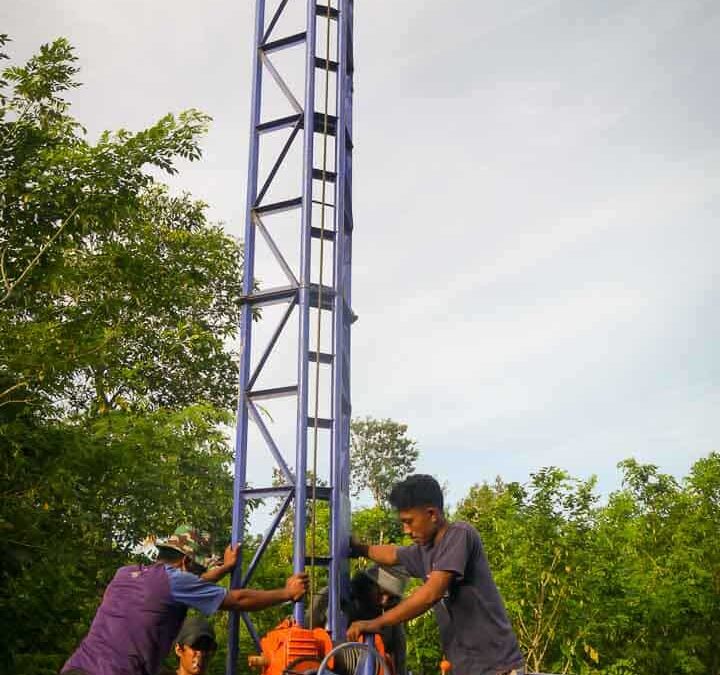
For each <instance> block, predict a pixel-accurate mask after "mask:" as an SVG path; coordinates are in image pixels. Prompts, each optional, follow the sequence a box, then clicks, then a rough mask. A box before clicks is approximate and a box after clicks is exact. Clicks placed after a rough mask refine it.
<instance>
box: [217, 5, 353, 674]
mask: <svg viewBox="0 0 720 675" xmlns="http://www.w3.org/2000/svg"><path fill="white" fill-rule="evenodd" d="M293 3H295V4H296V5H297V4H298V3H304V5H305V7H304V10H303V11H304V16H305V26H304V30H302V31H300V32H292V33H291V34H283V33H282V31H281V30H280V28H279V27H280V26H282V25H283V17H284V15H286V14H287V12H288V8H289V7H291V6H292V5H293ZM327 37H329V38H330V39H329V40H328V39H327ZM319 47H320V48H321V49H320V50H319ZM318 51H322V52H323V53H318ZM280 53H282V54H283V55H284V56H283V58H286V57H287V58H295V59H302V60H303V61H304V97H303V98H302V99H301V101H302V102H300V101H298V98H297V97H296V95H295V93H294V92H293V90H292V87H291V86H289V85H288V82H287V80H286V78H284V77H283V75H282V74H281V72H280V69H279V68H278V67H276V64H275V63H274V62H273V60H274V59H275V57H276V56H278V55H279V54H280ZM352 54H353V0H330V2H328V0H279V2H278V4H277V6H276V7H275V9H274V10H273V11H272V13H271V12H270V11H268V12H267V16H266V2H265V0H256V19H255V38H254V50H253V85H252V106H251V115H252V121H251V133H250V153H249V166H248V181H247V211H246V221H245V237H244V246H245V260H244V279H243V294H244V304H243V307H242V312H241V319H240V334H241V349H242V351H241V358H240V367H239V397H238V410H237V431H236V459H235V486H234V507H233V525H232V541H233V543H240V544H242V540H243V523H244V519H245V508H246V504H247V500H248V499H251V498H260V497H280V498H281V505H280V508H279V510H278V511H277V512H276V514H275V515H274V517H273V520H272V522H271V524H270V526H269V528H268V530H267V532H266V534H265V536H264V537H263V539H262V541H261V543H260V545H259V547H258V549H257V552H256V554H255V556H254V558H253V560H252V561H251V562H250V563H249V565H248V566H247V569H242V568H241V566H240V565H238V567H237V568H236V570H235V572H234V574H233V577H232V581H231V587H232V588H241V587H244V586H246V585H248V584H249V583H250V581H251V579H252V576H253V573H254V571H255V570H256V568H257V565H258V563H259V561H260V559H261V558H262V555H263V553H264V551H265V550H266V547H267V545H268V543H269V542H270V539H271V538H272V536H273V534H274V532H275V531H276V529H277V527H278V525H279V523H280V522H281V520H282V518H283V516H284V515H285V514H286V513H287V512H288V511H289V510H290V509H292V508H294V557H293V569H294V571H295V572H298V571H301V570H303V569H304V568H305V566H306V550H305V547H306V545H305V542H306V531H307V528H308V523H307V522H306V517H307V516H306V504H307V502H308V499H309V498H310V496H311V492H312V488H311V487H310V486H309V485H308V484H307V483H308V480H307V472H308V471H309V470H312V466H311V465H310V464H309V460H308V458H309V454H310V451H311V449H312V446H313V439H315V441H314V442H315V444H317V440H316V438H317V435H318V434H319V433H322V434H329V437H328V438H327V442H328V443H329V448H330V462H329V464H330V468H329V485H328V486H324V487H322V488H317V490H316V496H317V498H318V499H326V500H328V501H329V502H330V510H331V528H330V529H331V531H330V551H329V553H330V555H329V559H326V558H323V559H322V560H319V559H318V560H317V561H316V562H323V563H325V564H328V565H329V568H330V573H329V584H330V595H329V607H328V621H329V630H330V632H331V635H332V636H333V638H334V639H335V640H337V639H338V638H339V637H341V636H342V633H343V631H344V626H343V619H342V615H341V612H340V602H339V599H340V592H341V585H342V584H343V583H344V580H345V579H346V577H347V562H346V561H347V544H348V538H349V521H350V504H349V436H350V326H351V323H352V321H353V319H354V315H353V312H352V309H351V303H350V297H351V296H350V290H351V278H350V270H351V258H352V229H353V219H352V198H351V194H352V147H353V145H352V76H353V57H352ZM285 55H286V56H285ZM268 75H269V76H270V77H267V76H268ZM326 78H328V81H331V82H332V85H331V90H332V94H333V95H332V97H331V99H332V100H331V101H330V108H329V109H326V108H325V107H324V106H322V105H321V106H320V107H321V108H322V109H320V110H318V104H317V100H318V96H319V95H320V94H321V93H322V91H323V90H324V89H325V87H326V86H327V84H326ZM269 86H273V87H274V88H275V91H276V92H277V91H278V90H279V92H281V94H282V97H284V99H285V100H286V102H287V104H288V105H289V108H290V110H291V111H292V114H284V115H281V116H272V115H271V116H270V117H269V118H268V119H264V118H263V115H262V110H263V101H264V100H265V94H266V93H267V89H268V87H269ZM296 88H297V86H296ZM320 98H321V99H322V96H320ZM325 103H326V104H327V99H326V100H325ZM273 137H277V138H280V139H282V138H285V142H284V144H282V146H281V149H280V150H279V151H277V150H275V151H273V152H272V153H271V154H272V156H268V154H267V152H266V153H265V156H263V152H265V150H264V148H263V147H262V146H263V145H264V143H262V144H261V139H271V138H273ZM328 137H329V138H331V139H332V143H331V145H332V151H331V152H329V153H327V158H326V157H325V153H324V152H319V151H318V149H317V147H318V143H321V144H327V142H328ZM296 144H302V152H301V153H294V154H293V146H294V145H296ZM267 145H268V146H270V147H271V146H272V143H268V144H267ZM278 147H280V146H279V145H278ZM325 147H327V145H325ZM321 155H323V156H321ZM293 158H294V159H295V161H299V162H301V164H302V166H301V167H298V168H300V173H301V175H302V179H301V185H298V186H297V190H296V194H292V195H290V196H289V197H288V198H283V199H280V200H277V201H273V199H272V198H271V197H270V196H269V195H271V194H272V193H273V187H274V184H275V183H276V182H277V181H278V180H279V179H278V175H279V174H280V173H281V169H282V168H283V166H284V165H285V164H287V163H288V162H292V161H293ZM265 162H267V164H265ZM261 166H267V167H269V169H268V170H267V171H265V172H263V175H262V176H261V175H260V168H261ZM321 187H322V190H321V191H320V192H321V194H323V195H325V200H324V203H319V201H318V198H317V193H318V190H320V188H321ZM320 201H322V200H320ZM281 213H283V214H285V216H286V217H287V216H288V215H289V214H294V217H295V218H297V219H298V222H299V237H298V239H297V241H296V249H295V251H292V252H291V253H292V255H293V256H295V261H296V262H297V264H296V265H293V262H294V261H293V257H291V255H290V254H289V253H288V252H287V250H285V251H284V252H283V251H281V247H280V246H278V245H277V243H276V236H275V233H274V230H273V217H274V216H276V215H277V214H281ZM258 233H260V235H261V237H262V239H263V240H264V242H265V243H266V245H267V248H268V249H269V250H270V251H271V253H272V259H273V263H274V264H276V265H277V266H278V268H279V269H280V270H282V273H283V275H284V278H285V279H287V282H288V283H287V284H285V285H283V286H279V287H271V288H264V287H262V285H261V283H262V279H263V278H264V274H263V271H262V270H260V269H258V268H257V263H258V258H257V249H256V235H257V234H258ZM319 244H322V246H320V250H321V251H322V248H323V247H327V248H326V249H325V250H327V251H328V252H329V253H331V255H329V256H327V257H328V258H330V259H331V260H332V269H328V270H326V276H325V277H324V278H323V277H320V278H318V270H319V269H320V268H321V267H322V258H324V256H323V255H322V254H318V245H319ZM320 281H321V282H322V283H320ZM278 304H281V305H283V306H284V307H285V309H284V311H283V313H282V316H281V318H280V320H279V323H278V324H277V326H276V328H275V330H274V331H273V332H272V334H271V336H270V338H269V339H268V340H267V342H266V343H265V344H255V343H254V341H253V337H254V336H253V332H254V326H253V314H254V312H255V311H256V310H258V309H261V308H262V307H265V306H270V305H278ZM261 311H262V310H261ZM294 314H296V315H297V316H296V317H295V319H296V324H297V327H298V334H297V337H296V338H295V340H296V344H297V358H296V362H295V363H294V364H293V365H292V366H291V368H290V370H288V372H287V380H286V382H285V383H283V384H282V386H273V387H271V388H260V387H259V386H258V381H259V379H261V375H262V373H263V370H264V369H265V368H267V366H268V364H269V363H271V362H272V359H273V356H274V354H275V352H276V350H277V345H278V342H279V340H280V339H281V337H282V336H283V334H284V333H287V331H288V325H289V324H290V323H291V321H290V319H291V317H293V315H294ZM317 314H320V315H321V320H322V322H323V323H324V324H326V325H327V326H329V328H330V332H331V338H330V341H329V345H330V348H327V347H325V348H323V349H319V348H318V347H319V345H320V339H319V337H318V335H319V331H318V330H317V329H314V327H315V321H313V318H314V317H316V316H317ZM315 369H317V370H318V371H319V370H321V369H324V370H325V371H328V370H329V382H330V385H329V386H327V387H325V388H324V390H323V391H322V394H321V395H322V397H323V399H324V400H323V409H324V410H329V411H330V416H329V417H325V418H321V417H319V415H317V414H316V410H317V403H316V402H315V397H316V395H317V392H318V390H313V388H312V387H311V386H310V375H311V370H312V371H314V370H315ZM315 377H316V379H317V374H315ZM278 397H294V398H295V399H296V401H297V406H296V419H295V423H294V430H293V431H294V437H295V447H294V448H288V447H283V444H282V443H281V442H278V441H277V440H276V439H277V438H279V437H280V436H282V434H281V433H279V430H277V429H276V428H275V427H274V425H270V424H267V423H266V421H265V419H264V418H263V415H262V414H261V411H260V409H259V407H258V406H259V403H258V402H259V401H263V400H268V399H273V398H278ZM251 421H252V422H253V423H254V424H255V425H256V427H257V429H258V430H259V432H260V435H261V437H262V439H263V445H264V448H263V451H267V452H268V453H269V455H268V457H272V459H273V460H274V463H275V465H276V467H277V470H278V472H279V475H280V476H281V481H282V485H272V486H266V487H252V488H249V487H248V485H247V469H248V451H249V449H250V448H249V446H248V443H249V441H248V425H249V423H250V422H251ZM316 447H317V446H316V445H315V449H316ZM293 450H294V458H293V459H294V461H293V459H291V453H292V451H293ZM294 613H295V618H296V620H297V621H298V622H299V623H301V624H302V621H303V606H302V604H301V603H298V604H297V605H296V607H295V610H294ZM240 620H242V621H243V622H244V623H245V625H246V626H247V629H248V630H249V631H250V634H251V635H252V636H253V639H254V640H255V642H256V643H257V642H258V635H257V633H256V631H255V629H254V627H253V624H252V621H251V620H250V618H249V617H248V616H247V615H245V614H243V613H240V614H232V615H231V619H230V631H229V633H230V637H229V650H228V665H227V672H228V673H230V674H231V675H232V674H234V673H235V664H236V661H237V652H238V630H239V622H240Z"/></svg>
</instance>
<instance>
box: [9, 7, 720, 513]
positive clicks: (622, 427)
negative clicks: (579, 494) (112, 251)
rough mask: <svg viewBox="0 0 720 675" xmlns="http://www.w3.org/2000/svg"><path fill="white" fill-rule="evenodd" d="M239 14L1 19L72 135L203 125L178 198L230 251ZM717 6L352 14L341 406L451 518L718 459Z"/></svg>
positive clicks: (17, 12)
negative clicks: (57, 55) (389, 443)
mask: <svg viewBox="0 0 720 675" xmlns="http://www.w3.org/2000/svg"><path fill="white" fill-rule="evenodd" d="M252 14H253V3H251V2H250V0H233V1H232V2H230V1H229V0H215V1H214V2H207V3H197V2H190V1H189V0H173V1H172V2H171V1H170V0H154V1H153V2H147V1H146V0H123V1H120V0H115V1H113V2H110V1H100V0H62V2H61V1H59V0H58V1H56V2H50V1H49V0H9V1H8V2H5V3H3V5H2V8H0V25H1V26H2V31H4V32H9V33H10V34H11V36H12V37H13V39H14V43H13V44H12V45H11V50H12V52H13V54H14V55H15V56H16V57H17V58H18V59H24V58H26V57H27V56H28V55H29V54H30V53H31V52H32V51H33V50H34V49H35V48H36V47H37V46H38V45H39V44H40V43H41V42H45V41H49V40H51V39H53V38H54V37H56V36H59V35H64V36H67V37H68V38H69V39H70V40H71V42H72V43H73V44H74V45H75V46H76V47H77V53H78V56H79V57H80V65H81V67H82V73H81V78H80V79H81V80H82V81H83V82H84V83H85V86H84V87H83V88H82V89H80V90H78V91H77V92H76V93H75V94H74V95H73V101H74V103H75V106H74V112H75V114H76V116H77V117H78V118H79V119H80V120H81V121H82V122H83V123H84V124H85V125H86V126H87V127H88V129H89V131H90V133H91V135H94V134H96V133H97V132H98V131H99V130H100V129H103V128H117V127H120V126H125V127H129V128H135V129H138V128H142V127H143V126H146V125H148V124H150V123H151V122H152V121H153V120H155V119H156V118H158V117H160V116H161V115H163V114H164V113H166V112H168V111H179V110H182V109H184V108H187V107H198V108H201V109H203V110H205V111H207V112H208V113H210V114H211V115H212V116H213V118H214V123H213V127H212V130H211V132H210V135H209V136H208V138H207V141H206V143H205V148H206V155H205V159H204V160H203V161H202V162H201V163H198V164H195V165H193V166H191V167H188V168H187V170H184V172H183V174H182V176H181V177H180V178H179V179H178V180H177V181H175V184H176V185H177V186H180V187H183V188H186V189H189V190H190V191H192V192H193V193H194V194H195V195H197V196H199V197H202V198H203V199H205V200H206V201H207V202H208V203H209V204H210V205H211V213H212V216H213V217H214V218H216V219H219V220H223V221H224V222H225V223H226V224H227V228H228V230H229V231H231V232H233V233H235V234H240V233H241V232H242V223H243V212H244V184H245V175H246V161H247V160H246V157H247V136H248V124H249V110H248V108H249V98H250V89H249V75H250V53H251V29H252V26H251V24H252ZM719 34H720V5H718V3H717V2H715V1H713V0H710V1H700V0H674V1H668V0H635V1H632V0H624V1H622V2H621V1H619V0H611V1H606V2H599V1H594V2H591V1H587V2H577V1H576V0H555V1H551V0H523V2H507V0H502V1H500V0H498V1H495V0H484V1H478V0H447V1H446V2H424V1H421V0H393V2H386V1H384V0H357V2H356V90H355V91H356V104H355V143H356V154H355V159H356V164H355V200H354V203H355V209H356V212H355V222H356V229H355V246H354V255H355V259H354V261H355V267H354V282H353V290H354V306H355V311H356V312H357V313H358V315H359V316H360V320H359V321H358V323H357V324H356V325H355V329H354V337H353V399H354V401H353V403H354V411H355V413H356V414H358V415H365V414H369V415H373V416H376V417H384V416H388V417H392V418H395V419H398V420H402V421H404V422H406V423H408V424H409V426H410V433H411V435H412V436H413V437H415V438H416V439H417V440H418V443H419V446H420V448H421V451H422V457H421V460H420V463H419V467H418V468H420V469H422V470H425V471H428V472H431V473H434V474H436V475H438V476H439V477H440V478H442V479H444V480H446V481H447V482H448V485H449V491H450V497H451V499H452V500H455V499H457V498H458V497H460V496H461V495H462V494H463V493H464V492H465V491H466V490H467V488H468V487H469V486H470V485H472V484H473V483H475V482H479V481H483V480H489V481H492V480H493V479H494V477H495V476H496V475H498V474H499V475H501V476H503V477H504V478H505V479H507V480H520V481H524V480H526V479H527V477H528V474H529V473H530V472H532V471H535V470H537V469H538V468H540V467H542V466H547V465H551V464H552V465H557V466H560V467H563V468H566V469H568V470H569V471H570V472H571V473H572V474H574V475H576V476H580V477H588V476H589V475H591V474H597V475H598V477H599V479H600V485H601V488H602V489H603V490H604V491H609V490H612V489H614V488H615V487H617V485H618V473H617V470H616V468H615V465H616V463H617V462H618V461H619V460H621V459H623V458H626V457H631V456H632V457H636V458H637V459H639V460H640V461H646V462H653V463H656V464H659V465H660V466H661V468H662V469H664V470H666V471H668V472H672V473H675V474H677V475H683V474H685V473H686V472H687V470H688V468H689V466H690V464H691V463H692V462H693V461H694V460H695V459H697V458H698V457H700V456H703V455H705V454H707V453H708V452H710V451H711V450H719V449H720V414H718V410H719V409H720V349H719V348H718V341H719V338H720V318H719V317H718V314H719V313H718V296H719V294H720V289H719V284H718V281H719V279H718V263H717V257H718V253H717V252H718V249H719V248H720V230H719V229H718V212H719V210H720V122H719V121H718V120H720V93H719V90H718V86H717V81H718V75H719V74H720V66H719V65H718V64H720V40H718V38H717V36H718V35H719Z"/></svg>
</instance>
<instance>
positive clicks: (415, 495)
mask: <svg viewBox="0 0 720 675" xmlns="http://www.w3.org/2000/svg"><path fill="white" fill-rule="evenodd" d="M390 504H391V505H392V506H393V508H395V509H396V510H397V514H398V517H399V519H400V522H401V523H402V526H403V531H404V532H405V534H408V535H410V538H411V539H412V540H413V542H414V543H413V544H412V545H411V546H393V545H367V544H362V543H359V542H356V541H355V540H353V541H352V543H351V550H352V553H353V555H362V556H364V557H367V558H370V559H371V560H373V561H375V562H376V563H379V564H381V565H397V564H401V565H403V566H404V567H405V569H406V570H407V571H408V573H409V574H410V576H412V577H416V578H419V579H423V580H424V581H425V583H424V584H423V585H422V586H420V587H419V588H417V589H416V590H415V591H414V592H413V593H412V594H411V595H410V596H409V597H408V598H406V599H405V600H404V601H402V602H401V603H399V604H398V605H397V606H396V607H394V608H393V609H391V610H389V611H387V612H385V613H384V614H381V615H380V616H378V617H376V618H374V619H370V620H362V621H355V622H354V623H352V624H351V625H350V627H349V628H348V631H347V638H348V640H357V639H358V637H359V636H360V635H361V634H362V633H377V632H379V631H381V630H382V629H383V628H384V627H386V626H393V625H397V624H399V623H401V622H403V621H409V620H410V619H413V618H415V617H417V616H420V615H421V614H423V613H424V612H425V611H427V610H428V609H430V608H431V607H432V608H434V611H435V617H436V620H437V622H438V627H439V629H440V638H441V641H442V645H443V649H444V651H445V654H446V656H447V658H448V660H449V661H450V663H451V666H452V671H453V675H506V674H507V675H523V673H524V665H523V658H522V655H521V653H520V649H519V647H518V642H517V638H516V637H515V633H514V632H513V629H512V626H511V625H510V621H509V620H508V616H507V613H506V611H505V606H504V604H503V601H502V598H501V597H500V593H499V591H498V589H497V587H496V586H495V582H494V581H493V578H492V574H491V572H490V567H489V565H488V561H487V557H486V556H485V551H484V549H483V544H482V541H481V540H480V535H479V534H478V532H477V530H475V528H474V527H473V526H472V525H469V524H468V523H463V522H457V523H449V522H448V521H447V520H446V519H445V514H444V512H443V494H442V489H441V488H440V485H439V484H438V482H437V481H436V480H435V479H434V478H433V477H432V476H426V475H422V474H416V475H412V476H409V477H408V478H406V479H405V480H404V481H402V482H400V483H398V484H397V485H395V486H394V488H393V490H392V492H391V494H390Z"/></svg>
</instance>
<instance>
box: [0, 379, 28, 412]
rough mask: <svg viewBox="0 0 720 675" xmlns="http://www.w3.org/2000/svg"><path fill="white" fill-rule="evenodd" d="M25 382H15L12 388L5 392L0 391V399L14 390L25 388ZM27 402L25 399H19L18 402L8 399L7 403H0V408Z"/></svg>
mask: <svg viewBox="0 0 720 675" xmlns="http://www.w3.org/2000/svg"><path fill="white" fill-rule="evenodd" d="M26 386H27V382H17V383H16V384H14V385H13V386H12V387H8V388H7V389H6V390H5V391H0V399H2V398H5V397H6V396H7V395H8V394H10V393H11V392H13V391H15V390H16V389H20V388H21V387H26ZM27 402H28V401H27V400H25V399H19V400H13V399H10V400H8V401H3V402H2V403H0V408H2V406H4V405H8V404H9V403H27Z"/></svg>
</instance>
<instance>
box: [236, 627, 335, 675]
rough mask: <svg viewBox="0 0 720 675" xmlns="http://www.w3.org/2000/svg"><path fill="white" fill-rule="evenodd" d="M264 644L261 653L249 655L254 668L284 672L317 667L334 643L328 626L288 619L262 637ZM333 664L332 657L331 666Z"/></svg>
mask: <svg viewBox="0 0 720 675" xmlns="http://www.w3.org/2000/svg"><path fill="white" fill-rule="evenodd" d="M260 647H261V649H262V654H261V655H260V656H250V657H249V658H248V663H249V665H250V667H251V668H262V675H283V673H287V672H288V671H291V672H292V673H304V672H305V671H308V670H317V669H318V666H319V665H320V662H321V661H322V660H323V659H324V658H325V655H326V654H327V653H328V652H329V651H330V650H331V649H332V647H333V644H332V640H331V639H330V635H328V632H327V631H326V630H325V629H324V628H313V629H312V630H310V629H309V628H301V627H300V626H298V625H297V624H296V623H295V622H294V621H293V620H292V619H285V620H284V621H282V622H281V623H280V624H278V625H277V627H275V628H273V630H271V631H269V632H268V633H267V635H265V637H263V638H262V639H261V640H260ZM332 666H333V664H332V659H331V662H330V663H329V664H328V667H330V668H332Z"/></svg>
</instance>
